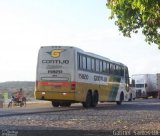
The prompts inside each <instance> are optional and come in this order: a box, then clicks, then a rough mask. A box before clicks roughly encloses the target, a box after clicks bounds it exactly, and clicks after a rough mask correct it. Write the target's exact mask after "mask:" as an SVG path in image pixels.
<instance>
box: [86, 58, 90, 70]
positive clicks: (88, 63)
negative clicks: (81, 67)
mask: <svg viewBox="0 0 160 136" xmlns="http://www.w3.org/2000/svg"><path fill="white" fill-rule="evenodd" d="M87 70H88V71H90V70H91V58H90V57H87Z"/></svg>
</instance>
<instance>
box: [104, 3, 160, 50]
mask: <svg viewBox="0 0 160 136" xmlns="http://www.w3.org/2000/svg"><path fill="white" fill-rule="evenodd" d="M106 5H107V7H108V8H109V9H110V10H111V15H110V19H115V24H116V25H117V26H118V28H119V31H121V32H122V33H123V35H124V36H127V37H131V34H132V33H137V32H138V30H142V33H143V34H144V35H145V41H146V42H148V43H149V44H151V43H155V44H157V45H158V47H159V49H160V0H108V1H107V3H106Z"/></svg>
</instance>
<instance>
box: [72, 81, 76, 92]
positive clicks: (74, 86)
mask: <svg viewBox="0 0 160 136" xmlns="http://www.w3.org/2000/svg"><path fill="white" fill-rule="evenodd" d="M75 89H76V82H72V83H71V90H75Z"/></svg>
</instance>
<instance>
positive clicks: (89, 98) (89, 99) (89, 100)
mask: <svg viewBox="0 0 160 136" xmlns="http://www.w3.org/2000/svg"><path fill="white" fill-rule="evenodd" d="M82 104H83V107H84V108H89V107H91V104H92V93H91V92H90V91H88V93H87V96H86V101H85V102H82Z"/></svg>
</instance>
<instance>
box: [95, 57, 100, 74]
mask: <svg viewBox="0 0 160 136" xmlns="http://www.w3.org/2000/svg"><path fill="white" fill-rule="evenodd" d="M99 66H100V65H99V60H98V59H96V72H99V70H100V68H99Z"/></svg>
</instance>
